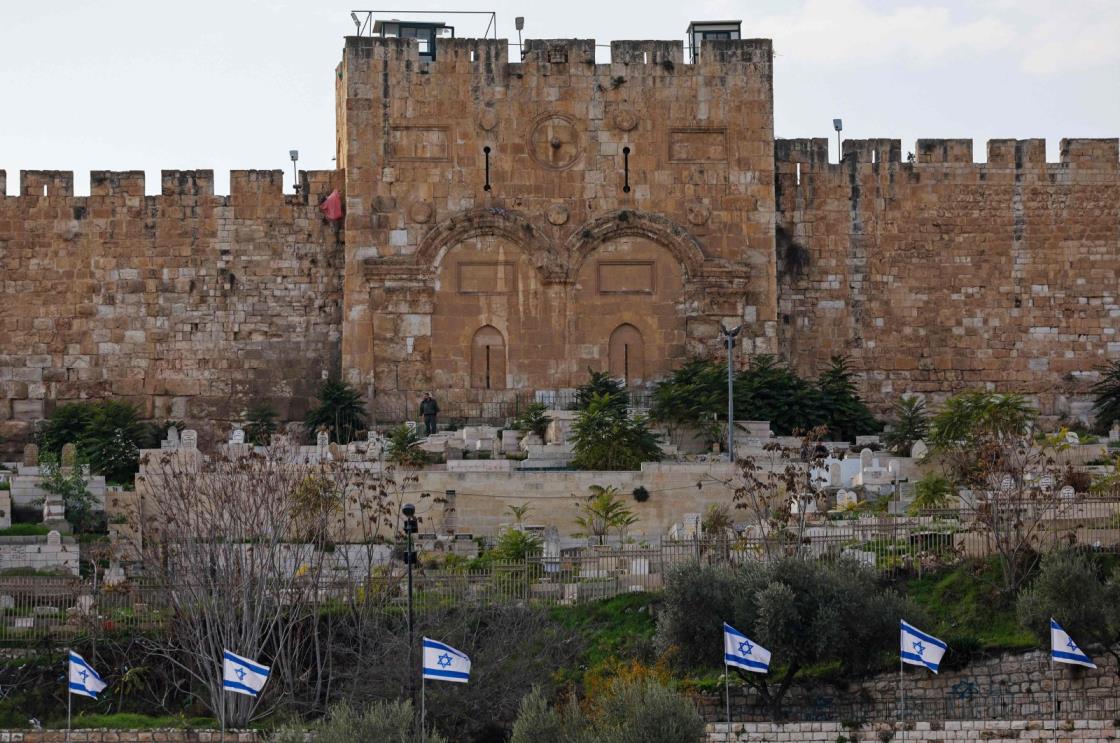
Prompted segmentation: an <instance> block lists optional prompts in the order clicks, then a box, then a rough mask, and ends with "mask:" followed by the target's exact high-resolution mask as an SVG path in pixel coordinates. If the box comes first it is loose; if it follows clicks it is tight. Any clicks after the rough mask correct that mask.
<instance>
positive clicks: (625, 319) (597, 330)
mask: <svg viewBox="0 0 1120 743" xmlns="http://www.w3.org/2000/svg"><path fill="white" fill-rule="evenodd" d="M415 260H416V262H417V264H418V267H420V266H424V265H425V264H426V267H427V268H428V270H430V271H431V272H432V277H433V284H432V286H433V290H434V291H433V304H432V320H431V324H432V333H431V368H432V381H433V384H434V385H435V387H436V388H437V389H444V390H447V389H451V390H455V389H467V390H472V391H474V392H475V394H476V397H477V398H478V399H490V398H501V397H502V396H503V395H504V394H508V393H512V392H514V391H516V390H519V389H520V390H524V389H556V388H562V387H571V386H575V385H578V384H581V383H582V382H584V381H585V380H586V376H587V370H588V368H590V369H593V370H600V371H607V372H609V373H611V374H612V375H613V376H616V377H620V378H623V379H625V380H626V381H627V384H629V385H639V384H642V383H643V382H647V381H650V380H651V379H653V378H654V377H655V376H658V375H659V374H661V373H665V372H668V371H669V370H670V369H671V367H672V366H673V365H674V363H675V362H674V360H675V359H679V358H680V357H682V356H683V355H684V347H685V318H684V316H683V314H682V312H681V306H682V303H683V298H684V292H685V286H686V282H687V281H688V280H690V279H691V278H693V277H695V276H696V275H697V274H698V273H699V270H700V267H701V265H702V263H703V261H704V254H703V251H702V249H701V247H700V245H699V243H698V242H697V241H696V240H695V238H693V237H692V236H691V235H689V234H688V233H687V231H685V230H683V229H682V228H680V227H677V226H676V225H673V224H672V223H671V222H670V221H669V220H666V219H664V218H662V217H657V216H655V215H646V214H642V213H640V212H635V211H624V212H616V213H613V214H610V215H606V216H604V217H601V218H599V219H597V220H593V221H592V222H589V223H588V224H585V225H583V226H581V227H579V228H577V229H576V230H575V231H574V232H573V233H572V235H571V236H570V237H569V239H568V240H567V241H566V242H565V243H563V244H562V246H561V247H560V248H559V249H558V248H557V246H556V244H555V243H554V242H553V241H552V240H551V239H550V238H549V237H548V235H547V234H546V232H545V231H544V230H542V229H540V228H539V227H537V226H535V225H533V224H532V222H531V221H530V220H528V219H527V218H526V217H524V216H523V215H521V214H518V213H516V212H511V211H507V210H494V209H484V210H473V211H472V212H467V213H464V214H461V215H458V216H457V217H454V218H452V219H450V220H447V221H446V222H444V223H443V224H441V225H439V226H437V227H436V228H434V229H433V230H432V231H431V232H430V233H429V235H428V236H427V237H426V238H425V239H424V241H423V242H422V244H421V246H420V248H419V250H418V251H417V253H416V255H415ZM429 261H430V262H429ZM464 349H470V352H469V353H467V354H464V353H463V350H464Z"/></svg>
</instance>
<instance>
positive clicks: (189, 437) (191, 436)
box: [180, 428, 198, 449]
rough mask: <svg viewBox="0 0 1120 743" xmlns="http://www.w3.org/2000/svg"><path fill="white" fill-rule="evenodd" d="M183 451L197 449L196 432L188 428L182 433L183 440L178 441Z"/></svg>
mask: <svg viewBox="0 0 1120 743" xmlns="http://www.w3.org/2000/svg"><path fill="white" fill-rule="evenodd" d="M180 444H181V446H182V448H183V449H197V448H198V431H196V430H194V429H193V428H188V429H187V430H186V431H183V438H182V440H181V441H180Z"/></svg>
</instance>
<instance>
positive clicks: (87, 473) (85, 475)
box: [82, 464, 93, 480]
mask: <svg viewBox="0 0 1120 743" xmlns="http://www.w3.org/2000/svg"><path fill="white" fill-rule="evenodd" d="M91 477H93V471H92V470H91V469H90V468H89V465H88V464H83V465H82V479H83V480H88V479H90V478H91Z"/></svg>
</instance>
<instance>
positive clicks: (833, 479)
mask: <svg viewBox="0 0 1120 743" xmlns="http://www.w3.org/2000/svg"><path fill="white" fill-rule="evenodd" d="M843 477H844V476H843V474H842V473H841V468H840V463H839V462H832V463H831V464H829V465H828V484H829V485H831V486H832V487H834V488H836V487H840V485H842V484H843V482H842V480H843Z"/></svg>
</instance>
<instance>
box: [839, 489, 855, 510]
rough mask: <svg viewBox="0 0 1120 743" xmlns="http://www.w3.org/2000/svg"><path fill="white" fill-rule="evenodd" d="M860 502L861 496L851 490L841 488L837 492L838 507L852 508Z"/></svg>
mask: <svg viewBox="0 0 1120 743" xmlns="http://www.w3.org/2000/svg"><path fill="white" fill-rule="evenodd" d="M858 503H859V496H857V495H856V494H855V493H854V492H852V491H851V490H841V491H839V492H837V493H836V507H837V508H840V509H843V508H850V507H853V506H855V505H856V504H858Z"/></svg>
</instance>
